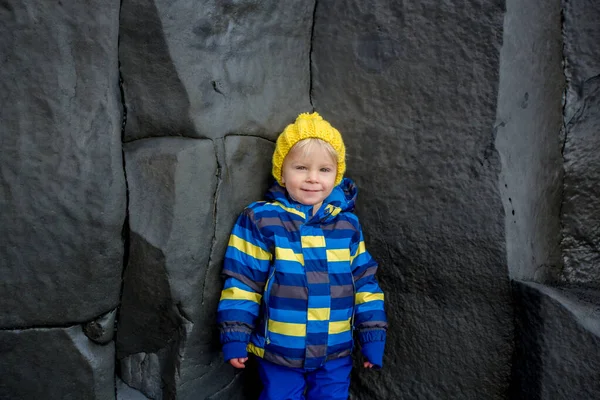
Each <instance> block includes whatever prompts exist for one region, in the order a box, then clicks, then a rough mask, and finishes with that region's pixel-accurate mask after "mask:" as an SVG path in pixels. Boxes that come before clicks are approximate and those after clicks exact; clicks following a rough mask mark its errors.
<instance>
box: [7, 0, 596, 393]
mask: <svg viewBox="0 0 600 400" xmlns="http://www.w3.org/2000/svg"><path fill="white" fill-rule="evenodd" d="M67 3H69V2H64V1H61V2H53V3H48V2H43V1H41V0H28V1H15V0H4V1H0V20H1V21H2V24H1V25H0V26H1V27H0V99H1V101H2V103H1V104H0V105H1V107H0V121H1V123H0V130H1V132H0V148H1V151H2V153H1V155H2V156H1V158H0V237H2V240H0V274H2V279H1V280H0V398H1V399H4V398H10V399H12V398H77V399H80V398H86V399H87V398H89V399H113V398H118V399H122V400H132V399H136V400H137V399H146V398H152V399H173V398H178V399H195V398H208V399H240V400H241V399H245V398H248V399H250V398H255V397H256V389H257V383H256V376H255V375H253V371H252V370H251V371H246V372H245V373H238V372H236V371H234V370H233V369H232V368H231V367H230V366H228V365H226V364H224V363H223V362H222V358H221V354H220V346H219V343H218V332H217V330H216V327H215V314H216V306H217V302H218V299H219V292H220V290H221V285H222V281H221V278H220V276H219V274H220V270H221V264H222V258H223V254H224V251H225V247H226V244H227V239H228V234H229V230H230V228H231V226H232V224H233V222H234V220H235V218H236V216H237V215H238V213H239V212H240V211H241V209H242V208H243V207H244V206H245V205H247V204H248V203H250V202H252V201H255V200H259V199H261V198H262V195H263V192H264V190H265V189H266V188H267V185H268V181H269V175H270V167H271V165H270V157H271V154H272V151H273V147H274V140H275V139H276V137H277V135H278V133H279V132H280V131H281V130H282V129H283V128H284V126H285V125H286V124H287V123H289V122H291V121H293V119H294V118H295V116H296V115H297V114H298V113H300V112H305V111H311V110H312V109H313V108H314V109H316V110H317V111H319V112H321V113H322V114H323V115H324V116H325V117H326V118H327V119H328V120H330V121H331V122H332V124H333V125H334V126H336V127H338V128H339V129H340V130H341V131H342V133H343V134H344V137H345V140H346V143H347V147H348V154H349V158H348V173H347V175H348V176H349V177H351V178H353V179H355V180H356V182H357V184H358V186H359V191H360V192H359V202H358V214H359V216H360V218H361V221H362V223H363V226H364V231H365V235H366V241H367V246H368V247H369V249H370V251H371V253H372V254H373V255H374V256H375V257H376V258H377V259H378V260H379V262H380V265H381V269H380V273H379V279H380V283H381V285H382V287H383V289H384V290H385V291H386V299H387V310H388V313H389V318H390V326H391V328H390V331H389V339H388V346H387V353H386V357H385V368H384V369H383V370H382V371H379V372H375V371H366V370H363V369H361V368H356V369H355V370H354V372H353V385H352V388H351V390H352V395H351V397H352V398H353V399H372V398H381V399H397V398H426V399H439V398H460V399H483V398H484V399H506V398H533V399H535V398H565V399H567V398H596V397H598V398H600V395H598V388H597V387H596V386H595V385H594V384H588V383H587V382H588V381H590V380H593V376H592V375H593V374H592V373H591V372H590V371H596V370H597V367H598V366H597V364H598V357H597V351H596V350H595V348H596V347H597V340H598V332H599V331H598V329H597V327H598V326H600V325H599V324H598V323H597V321H596V320H597V315H596V314H597V313H595V311H593V305H594V304H598V303H599V302H598V301H597V300H598V297H597V296H595V295H594V293H595V292H593V291H590V290H589V289H586V290H587V291H581V290H583V289H576V288H573V287H571V288H570V289H568V290H567V289H565V290H564V291H561V290H562V289H552V288H548V287H546V286H541V285H538V286H536V285H535V284H522V283H515V292H514V294H515V300H516V311H517V314H516V315H517V319H516V321H517V329H516V330H513V299H512V298H511V293H510V287H509V278H513V279H520V280H535V281H537V282H541V283H551V282H556V281H561V282H563V283H569V284H572V285H573V284H577V285H580V286H592V285H594V284H595V283H596V282H597V276H598V265H599V263H598V253H599V249H598V247H599V244H600V241H599V236H598V229H597V226H598V225H599V224H600V216H599V214H598V210H599V209H600V207H598V206H599V201H600V200H599V197H598V195H597V190H596V189H595V187H596V185H597V182H598V180H599V178H600V176H598V171H600V165H599V164H600V156H599V154H600V141H599V140H598V138H599V137H598V135H597V132H598V130H599V128H600V122H599V121H600V119H599V118H598V117H599V115H600V114H599V113H598V110H599V109H600V104H599V101H598V99H599V94H600V91H599V90H600V89H599V87H600V86H598V82H599V81H598V76H599V74H600V71H599V67H598V65H600V62H599V61H600V56H599V53H600V49H599V47H598V43H600V40H599V39H600V37H599V35H600V29H599V28H598V27H599V25H598V24H597V21H598V20H599V18H600V7H599V6H598V5H597V4H596V2H593V1H590V0H569V1H565V2H564V3H563V4H562V9H561V4H560V3H559V1H558V0H554V1H551V0H545V1H544V2H542V3H539V2H538V3H536V4H533V3H532V2H519V1H516V0H508V1H506V2H504V1H501V0H494V1H486V2H480V1H475V0H455V1H445V2H437V1H413V2H409V1H404V2H393V1H389V2H381V1H372V0H368V1H365V0H363V1H358V0H338V1H335V2H333V1H331V2H327V1H318V2H317V1H300V0H289V1H285V2H282V1H277V0H267V1H254V0H247V1H229V0H227V1H206V0H202V1H197V2H188V1H153V0H123V1H122V2H115V1H112V0H111V1H109V2H106V1H103V2H99V1H97V0H94V1H91V2H85V3H84V4H83V3H82V4H75V3H74V2H70V3H73V4H70V3H69V4H67ZM530 3H531V4H530ZM465 10H469V11H468V12H466V11H465ZM561 11H562V15H563V17H564V25H563V31H562V34H563V37H562V40H564V62H565V68H566V69H565V74H566V76H567V89H566V100H565V102H564V104H561V96H562V94H563V89H564V86H565V79H564V75H563V70H562V69H561V61H562V60H561V47H562V46H563V41H562V40H561V30H560V28H561V25H560V16H561ZM563 105H564V110H563V109H561V107H563ZM561 116H564V120H563V119H561V118H562V117H561ZM561 128H562V131H561ZM561 151H562V152H563V153H562V156H564V202H563V203H562V214H561V209H560V207H561V199H562V198H561V190H562V180H563V173H562V162H563V159H562V158H561ZM559 215H560V216H561V217H562V220H560V219H559ZM561 222H562V232H561V231H560V226H561V225H560V224H561ZM561 234H562V243H561V244H562V249H563V253H562V254H561V252H560V247H559V245H558V244H559V242H560V238H561ZM123 260H125V263H124V261H123ZM562 263H564V269H563V268H562V265H561V264H562ZM115 327H116V335H115ZM513 342H514V343H515V344H514V346H513ZM513 347H515V348H516V351H514V352H513ZM513 356H514V359H512V357H513ZM511 364H512V365H513V366H514V368H513V370H512V386H511V387H510V390H509V385H510V384H511ZM555 393H558V394H559V395H560V396H559V397H553V396H554V394H555Z"/></svg>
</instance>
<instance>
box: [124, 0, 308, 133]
mask: <svg viewBox="0 0 600 400" xmlns="http://www.w3.org/2000/svg"><path fill="white" fill-rule="evenodd" d="M313 9H314V0H313V1H302V0H288V1H285V2H281V1H278V0H268V1H260V2H256V1H251V2H235V1H218V2H215V1H206V0H203V1H195V2H190V1H174V2H173V1H170V2H166V1H157V0H125V1H123V5H122V8H121V31H120V50H119V51H120V62H121V73H122V77H123V87H124V92H125V100H126V104H127V112H128V113H127V125H126V128H125V138H126V141H129V140H133V139H139V138H143V137H150V136H191V137H211V138H218V137H223V136H225V135H227V134H232V133H235V134H250V135H257V134H258V135H261V136H262V135H273V136H270V137H271V138H274V137H275V136H274V134H275V133H276V132H278V131H280V130H281V129H283V127H284V126H285V124H286V123H288V122H289V121H290V120H291V119H293V117H294V116H295V115H296V114H297V113H299V112H302V111H307V110H309V109H310V108H311V105H310V101H309V94H308V93H309V86H310V71H309V63H308V60H309V51H310V36H311V27H312V15H313Z"/></svg>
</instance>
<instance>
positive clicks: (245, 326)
mask: <svg viewBox="0 0 600 400" xmlns="http://www.w3.org/2000/svg"><path fill="white" fill-rule="evenodd" d="M345 152H346V151H345V147H344V143H343V141H342V137H341V135H340V133H339V132H338V131H337V130H336V129H335V128H333V127H332V126H331V125H330V124H329V123H328V122H327V121H325V120H323V118H321V116H320V115H319V114H317V113H312V114H308V113H304V114H300V115H299V116H298V118H297V119H296V122H295V123H293V124H291V125H288V126H287V127H286V128H285V130H284V131H283V133H281V135H280V136H279V138H278V139H277V144H276V147H275V152H274V154H273V176H274V177H275V179H276V180H277V182H276V183H275V184H274V185H273V187H272V188H271V189H270V191H269V192H268V193H267V195H266V199H267V201H266V202H256V203H252V204H250V205H249V206H248V207H247V208H246V209H245V210H244V211H243V213H242V214H241V215H240V217H239V218H238V220H237V222H236V224H235V226H234V227H233V231H232V233H231V237H230V239H229V246H228V248H227V252H226V254H225V262H224V268H223V274H224V275H225V276H226V278H227V280H226V282H225V287H224V289H223V292H222V294H221V300H220V302H219V309H218V323H219V328H220V331H221V342H222V344H223V355H224V358H225V361H229V363H230V364H231V365H233V366H234V367H235V368H244V367H245V365H244V363H245V362H246V360H247V352H250V353H252V354H254V355H256V356H258V368H259V374H260V377H261V380H262V382H263V386H264V389H263V392H262V394H261V397H260V398H261V399H265V400H266V399H304V398H305V397H304V393H306V398H307V399H347V398H348V388H349V385H350V370H351V368H352V360H351V356H350V354H351V352H352V349H353V346H354V339H353V331H354V330H356V331H357V333H358V335H357V336H358V340H359V342H360V344H361V347H362V354H363V355H364V356H365V358H366V360H367V361H364V364H363V365H364V366H365V367H366V368H372V367H375V368H381V366H382V361H383V350H384V344H385V336H386V330H387V319H386V314H385V311H384V307H383V292H382V291H381V289H380V288H379V285H378V283H377V281H376V279H375V271H376V270H377V263H376V262H375V261H374V260H373V258H372V257H371V256H370V254H369V253H368V252H367V251H366V249H365V244H364V241H363V234H362V230H361V227H360V224H359V222H358V218H357V217H356V215H354V214H353V213H352V211H353V210H354V203H355V201H356V194H357V189H356V186H355V185H354V183H353V182H352V181H351V180H350V179H347V178H345V179H343V175H344V172H345V170H346V161H345Z"/></svg>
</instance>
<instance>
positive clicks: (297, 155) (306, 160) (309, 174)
mask: <svg viewBox="0 0 600 400" xmlns="http://www.w3.org/2000/svg"><path fill="white" fill-rule="evenodd" d="M336 174H337V162H336V161H335V160H334V159H333V157H332V156H331V154H329V152H328V151H327V150H326V149H325V148H323V147H322V146H314V147H313V148H311V149H310V151H309V152H308V153H307V152H305V151H303V150H299V149H298V148H296V147H292V149H291V150H290V152H289V153H288V154H287V156H286V157H285V160H283V167H282V169H281V181H282V183H283V184H284V185H285V188H286V189H287V191H288V193H289V194H290V196H291V197H292V199H294V200H296V201H297V202H299V203H302V204H304V205H307V206H313V205H314V206H315V207H314V212H316V211H317V210H318V209H319V207H321V204H323V200H325V198H327V196H329V195H330V194H331V191H332V190H333V188H334V186H335V178H336Z"/></svg>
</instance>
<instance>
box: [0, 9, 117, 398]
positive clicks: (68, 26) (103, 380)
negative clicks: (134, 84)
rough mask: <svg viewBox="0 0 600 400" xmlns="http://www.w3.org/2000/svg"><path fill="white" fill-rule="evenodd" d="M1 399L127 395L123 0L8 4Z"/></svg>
mask: <svg viewBox="0 0 600 400" xmlns="http://www.w3.org/2000/svg"><path fill="white" fill-rule="evenodd" d="M0 19H1V21H2V23H1V24H0V54H1V55H2V56H1V57H0V64H1V67H0V99H1V106H0V121H2V122H1V123H0V154H1V156H0V237H1V239H0V276H2V278H1V279H0V305H1V306H0V329H1V330H0V371H2V373H1V374H0V398H3V399H4V398H79V399H83V398H86V399H110V398H113V397H114V342H113V341H112V335H113V330H114V311H115V309H116V307H117V305H118V302H119V291H120V288H121V273H122V265H123V239H122V235H121V231H122V228H123V221H124V219H125V201H126V196H125V179H124V175H123V165H122V153H121V122H122V106H121V99H120V93H119V77H118V53H117V46H118V29H119V1H114V0H110V1H104V0H102V1H98V0H93V1H86V2H44V1H35V0H28V1H12V0H9V1H3V2H2V5H1V6H0Z"/></svg>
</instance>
